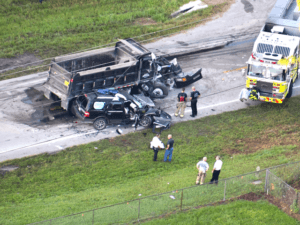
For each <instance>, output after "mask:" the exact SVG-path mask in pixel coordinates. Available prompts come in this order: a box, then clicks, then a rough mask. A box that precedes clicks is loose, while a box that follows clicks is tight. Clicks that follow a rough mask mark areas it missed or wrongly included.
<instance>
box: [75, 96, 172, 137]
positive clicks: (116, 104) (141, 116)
mask: <svg viewBox="0 0 300 225" xmlns="http://www.w3.org/2000/svg"><path fill="white" fill-rule="evenodd" d="M153 106H154V103H153V102H152V101H151V99H150V98H147V97H145V96H143V95H142V94H141V95H130V94H128V93H127V92H125V91H116V90H99V91H97V92H92V93H87V94H83V95H81V96H79V97H78V98H77V99H76V100H75V102H74V104H73V106H72V108H71V110H72V113H73V114H74V115H76V117H78V118H79V119H81V120H82V121H83V122H85V123H93V125H94V128H95V129H97V130H103V129H105V128H106V126H107V125H109V124H115V125H130V124H132V125H133V126H135V127H137V126H138V125H140V126H143V127H151V126H153V131H154V130H155V128H161V130H164V129H168V128H169V127H170V125H171V119H172V118H171V116H170V115H169V114H168V113H166V112H164V111H163V110H160V109H155V108H153ZM154 132H155V131H154Z"/></svg>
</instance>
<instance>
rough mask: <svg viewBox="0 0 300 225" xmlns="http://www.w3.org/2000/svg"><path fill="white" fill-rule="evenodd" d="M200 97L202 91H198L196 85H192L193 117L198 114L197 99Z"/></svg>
mask: <svg viewBox="0 0 300 225" xmlns="http://www.w3.org/2000/svg"><path fill="white" fill-rule="evenodd" d="M199 97H200V92H199V91H196V88H195V87H192V92H191V97H190V100H191V107H192V115H191V117H195V116H197V99H198V98H199Z"/></svg>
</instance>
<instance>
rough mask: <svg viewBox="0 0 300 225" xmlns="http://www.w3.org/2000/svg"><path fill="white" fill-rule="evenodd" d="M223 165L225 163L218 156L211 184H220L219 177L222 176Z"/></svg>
mask: <svg viewBox="0 0 300 225" xmlns="http://www.w3.org/2000/svg"><path fill="white" fill-rule="evenodd" d="M222 165H223V162H222V161H221V160H220V156H218V155H217V156H216V162H215V164H214V168H213V170H212V174H213V175H212V178H211V180H210V182H209V183H210V184H213V183H214V182H215V183H216V184H218V180H219V175H220V172H221V169H222Z"/></svg>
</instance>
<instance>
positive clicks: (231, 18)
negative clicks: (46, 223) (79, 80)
mask: <svg viewBox="0 0 300 225" xmlns="http://www.w3.org/2000/svg"><path fill="white" fill-rule="evenodd" d="M275 1H276V0H260V1H257V0H245V1H236V3H234V4H233V5H232V6H231V7H230V9H229V10H228V11H227V12H226V13H224V15H223V16H222V17H219V18H216V19H214V20H212V21H209V22H207V23H206V24H205V25H202V26H198V27H196V28H194V29H192V30H189V31H186V32H182V33H181V34H179V35H173V36H171V37H167V38H162V39H160V40H159V41H157V42H154V43H150V44H147V45H146V47H147V48H149V49H150V50H151V51H153V52H155V53H156V54H170V55H172V54H174V52H178V51H181V52H186V51H191V50H197V49H203V48H206V47H207V46H210V47H212V46H220V45H226V46H225V47H223V48H219V49H213V50H211V51H207V52H200V53H195V54H191V55H186V56H181V57H179V58H178V62H179V63H180V65H181V66H182V68H183V70H184V71H190V70H192V69H197V68H200V67H202V68H203V70H202V73H203V76H204V78H203V79H202V80H200V81H198V82H197V83H195V84H194V85H195V86H196V89H197V90H199V91H200V92H201V94H202V95H201V98H200V99H199V101H198V111H199V113H198V114H199V115H198V117H197V118H200V117H205V116H208V115H214V114H218V113H222V112H225V111H232V110H237V109H241V108H245V107H249V106H251V105H255V104H260V102H247V103H241V102H240V101H239V100H238V95H239V92H240V90H241V88H242V87H243V86H244V85H245V78H244V77H242V76H241V72H240V70H235V69H239V68H241V67H244V66H245V62H246V61H247V57H249V56H250V55H251V50H252V45H253V42H254V39H253V37H255V36H257V34H258V32H259V30H260V28H261V26H262V25H263V23H264V21H265V19H266V18H267V15H268V12H270V10H271V9H272V7H273V5H274V3H275ZM245 2H247V7H246V5H245ZM162 35H163V33H162ZM245 39H248V40H247V41H241V40H245ZM231 42H233V43H231ZM228 43H231V44H229V45H228ZM46 76H47V73H46V72H44V73H38V74H32V75H30V76H26V77H21V78H15V79H10V80H6V81H1V82H0V103H1V107H0V127H1V129H0V143H1V145H0V161H5V160H9V159H14V158H21V157H25V156H30V155H35V154H40V153H44V152H50V153H51V152H56V151H60V150H63V149H65V148H67V147H70V146H73V145H78V144H83V143H89V142H92V141H97V140H100V139H104V138H110V137H113V136H116V135H117V133H116V131H115V130H116V127H111V128H107V129H105V130H104V131H100V132H99V131H96V130H94V128H93V127H92V125H87V124H80V123H76V120H75V119H74V118H73V117H70V116H69V115H68V114H67V113H62V112H60V111H59V110H53V111H50V114H49V110H48V109H49V108H51V109H55V105H53V104H52V102H51V101H49V100H47V99H45V98H44V97H43V92H42V87H41V84H42V83H43V82H44V81H45V79H46ZM297 83H298V81H297ZM191 86H192V85H190V86H189V87H187V92H189V91H190V90H191ZM297 86H299V84H296V85H295V91H294V94H295V95H298V94H299V92H298V90H299V91H300V89H297V88H298V87H297ZM179 91H180V90H178V89H174V90H172V91H170V93H169V96H168V97H167V98H166V99H163V100H157V101H156V105H157V106H160V107H161V108H164V109H165V110H166V111H167V112H169V113H170V114H171V115H173V113H174V111H175V104H174V101H175V100H176V96H177V94H178V92H179ZM41 105H43V106H44V107H41ZM188 105H189V104H188ZM56 114H60V115H56ZM190 114H191V108H190V107H188V108H187V109H186V116H185V117H184V118H183V119H180V118H176V117H174V118H173V121H174V123H176V122H179V121H184V120H190V119H192V118H191V117H190V116H189V115H190ZM45 118H55V119H54V120H47V119H45ZM139 129H142V128H139ZM132 131H133V129H124V133H128V132H132ZM167 132H168V131H164V133H163V135H164V134H165V135H167Z"/></svg>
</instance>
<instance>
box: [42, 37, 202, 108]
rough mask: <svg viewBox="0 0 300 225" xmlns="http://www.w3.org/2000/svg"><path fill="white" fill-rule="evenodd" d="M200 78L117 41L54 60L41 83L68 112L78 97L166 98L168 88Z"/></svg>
mask: <svg viewBox="0 0 300 225" xmlns="http://www.w3.org/2000/svg"><path fill="white" fill-rule="evenodd" d="M201 78H202V74H201V69H199V70H198V71H197V72H196V73H183V72H182V70H181V68H180V66H179V65H178V63H177V60H176V58H175V59H173V60H172V61H171V62H169V61H168V60H167V59H165V58H163V57H156V56H155V55H154V54H153V53H151V52H150V51H149V50H147V49H146V48H144V47H143V46H142V45H140V44H139V43H137V42H135V41H134V40H133V39H126V40H120V41H119V42H117V43H116V45H115V47H114V48H112V47H110V48H104V49H97V50H92V51H87V52H83V53H78V54H72V55H66V56H60V57H56V58H54V59H53V60H52V62H51V66H50V68H49V76H48V78H47V81H46V82H45V83H44V85H43V86H44V94H45V96H46V97H47V98H48V99H50V98H52V99H54V100H61V106H62V108H64V109H65V110H68V111H69V110H70V107H71V105H72V102H73V101H74V100H75V99H76V98H77V97H78V96H80V95H83V94H85V93H90V92H92V91H95V90H99V89H107V88H111V89H123V90H126V91H128V93H132V92H139V93H144V94H145V96H149V97H151V98H152V99H153V98H163V97H165V96H167V95H168V90H169V88H168V87H167V86H170V87H173V86H174V87H184V86H186V85H189V84H191V83H193V82H195V81H198V80H200V79H201Z"/></svg>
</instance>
